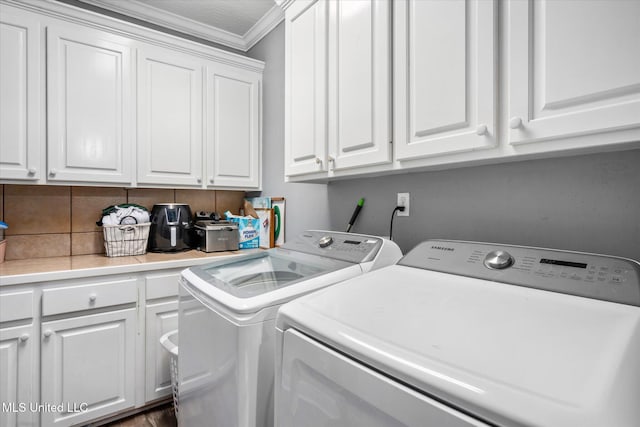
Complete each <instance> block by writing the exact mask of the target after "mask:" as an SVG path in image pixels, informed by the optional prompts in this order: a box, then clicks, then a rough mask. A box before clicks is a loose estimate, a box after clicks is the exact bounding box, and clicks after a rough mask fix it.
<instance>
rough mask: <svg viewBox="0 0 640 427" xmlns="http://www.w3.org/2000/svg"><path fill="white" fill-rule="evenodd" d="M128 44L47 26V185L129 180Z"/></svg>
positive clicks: (85, 31) (78, 29) (130, 99)
mask: <svg viewBox="0 0 640 427" xmlns="http://www.w3.org/2000/svg"><path fill="white" fill-rule="evenodd" d="M128 43H129V42H128V40H127V39H125V38H122V37H118V36H115V35H113V34H110V33H107V32H103V31H98V30H93V29H89V28H82V27H79V26H71V25H62V24H61V25H56V26H50V27H48V28H47V94H48V108H47V114H48V117H47V121H48V147H47V151H48V179H49V180H50V181H82V182H102V183H105V182H106V183H121V184H127V183H131V182H132V172H131V171H132V165H133V158H132V157H133V155H134V153H133V140H132V137H133V128H132V125H133V123H134V121H133V118H132V114H133V96H132V73H131V63H130V59H131V52H130V48H129V46H128Z"/></svg>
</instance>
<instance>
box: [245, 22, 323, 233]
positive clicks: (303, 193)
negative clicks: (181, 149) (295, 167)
mask: <svg viewBox="0 0 640 427" xmlns="http://www.w3.org/2000/svg"><path fill="white" fill-rule="evenodd" d="M247 56H249V57H251V58H255V59H260V60H262V61H265V63H266V67H265V70H264V76H263V91H262V93H263V102H262V108H263V121H262V190H263V191H262V195H263V196H272V197H274V196H275V197H278V196H282V197H285V199H286V222H285V227H286V236H287V238H289V237H291V236H293V235H296V234H298V233H300V232H302V231H304V230H307V229H327V228H329V201H328V196H327V186H326V185H324V184H289V183H285V182H284V24H283V23H281V24H280V25H278V26H277V27H276V28H275V29H274V30H273V31H271V32H270V33H269V34H268V35H267V36H266V37H265V38H263V39H262V40H261V41H260V42H258V43H257V44H256V45H255V46H254V47H253V48H252V49H251V50H249V52H247Z"/></svg>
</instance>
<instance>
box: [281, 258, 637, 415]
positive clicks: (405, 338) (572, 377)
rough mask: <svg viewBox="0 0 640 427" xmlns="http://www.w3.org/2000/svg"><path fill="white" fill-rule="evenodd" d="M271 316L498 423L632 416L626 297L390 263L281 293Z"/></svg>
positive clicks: (630, 311) (633, 368) (633, 378)
mask: <svg viewBox="0 0 640 427" xmlns="http://www.w3.org/2000/svg"><path fill="white" fill-rule="evenodd" d="M277 325H278V327H279V328H280V329H282V330H287V329H289V328H293V329H296V330H299V331H301V332H302V333H304V334H306V335H308V336H310V337H311V338H313V339H315V340H317V341H319V342H323V343H325V344H326V345H328V346H330V347H332V348H334V349H337V350H338V351H339V352H341V353H343V354H346V355H348V356H349V357H351V358H352V359H354V360H357V361H360V362H361V363H363V364H365V365H368V366H370V367H372V368H373V369H375V370H376V371H378V372H381V373H383V374H385V375H387V376H389V377H391V378H394V379H396V380H398V381H399V382H401V383H404V384H406V385H409V386H410V387H412V388H414V389H416V390H419V391H421V392H423V393H425V394H427V395H429V396H432V397H435V398H436V399H439V400H441V401H443V402H445V403H447V404H449V405H451V406H453V407H456V408H459V409H462V410H463V411H464V412H466V413H468V414H472V415H474V416H476V417H478V418H480V419H482V420H485V421H489V422H491V423H494V424H498V425H501V426H502V425H504V426H525V425H526V426H603V425H612V426H613V425H615V426H636V425H637V423H638V420H640V405H638V396H640V363H638V361H639V360H640V308H638V307H635V306H631V305H624V304H618V303H612V302H607V301H599V300H595V299H588V298H583V297H578V296H573V295H567V294H561V293H556V292H549V291H544V290H539V289H531V288H527V287H520V286H513V285H508V284H504V283H497V282H492V281H487V280H481V279H477V278H471V277H463V276H457V275H452V274H447V273H442V272H435V271H428V270H422V269H418V268H414V267H409V266H401V265H394V266H390V267H386V268H383V269H380V270H377V271H375V272H372V273H368V274H365V275H362V276H359V277H356V278H353V279H350V280H348V281H346V282H343V283H340V284H338V285H335V286H333V287H331V288H327V289H324V290H322V291H319V292H317V293H315V294H312V295H308V296H306V297H303V298H300V299H298V300H296V301H293V302H291V303H289V304H286V305H284V306H283V307H282V308H281V309H280V311H279V314H278V320H277ZM390 398H391V397H390Z"/></svg>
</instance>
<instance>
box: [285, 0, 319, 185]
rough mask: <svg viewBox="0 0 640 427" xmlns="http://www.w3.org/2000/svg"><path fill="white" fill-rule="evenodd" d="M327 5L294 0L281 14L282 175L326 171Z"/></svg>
mask: <svg viewBox="0 0 640 427" xmlns="http://www.w3.org/2000/svg"><path fill="white" fill-rule="evenodd" d="M327 6H328V2H325V1H318V0H315V1H298V2H296V3H294V4H293V5H292V6H291V7H290V8H289V9H287V12H286V16H285V20H286V26H285V31H286V34H285V175H300V174H305V173H313V172H319V171H323V170H326V156H327V154H326V153H327V148H326V145H327V133H326V132H327V131H326V120H327V111H326V110H327V93H326V90H327V40H326V38H327Z"/></svg>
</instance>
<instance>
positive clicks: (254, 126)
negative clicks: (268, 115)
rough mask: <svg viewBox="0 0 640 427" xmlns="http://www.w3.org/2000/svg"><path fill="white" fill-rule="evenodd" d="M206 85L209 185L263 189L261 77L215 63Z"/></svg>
mask: <svg viewBox="0 0 640 427" xmlns="http://www.w3.org/2000/svg"><path fill="white" fill-rule="evenodd" d="M206 84H207V89H206V99H207V106H206V129H207V130H206V143H205V153H206V154H205V157H206V171H207V186H215V187H239V188H258V187H260V89H261V84H262V79H261V76H260V75H259V74H258V73H255V72H253V71H249V70H242V69H237V68H234V67H230V66H227V65H224V64H212V65H210V66H208V67H207V82H206Z"/></svg>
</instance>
